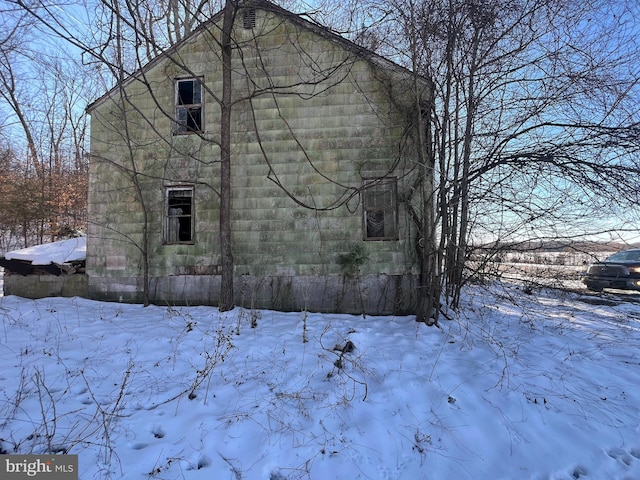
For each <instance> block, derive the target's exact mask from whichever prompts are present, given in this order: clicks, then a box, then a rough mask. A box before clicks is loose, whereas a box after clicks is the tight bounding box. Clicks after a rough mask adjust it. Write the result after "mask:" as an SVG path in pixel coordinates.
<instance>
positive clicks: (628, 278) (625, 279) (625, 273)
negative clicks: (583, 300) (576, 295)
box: [582, 248, 640, 292]
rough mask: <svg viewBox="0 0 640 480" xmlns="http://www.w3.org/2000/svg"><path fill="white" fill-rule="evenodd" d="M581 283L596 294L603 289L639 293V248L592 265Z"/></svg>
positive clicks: (624, 251)
mask: <svg viewBox="0 0 640 480" xmlns="http://www.w3.org/2000/svg"><path fill="white" fill-rule="evenodd" d="M582 281H583V282H584V283H585V285H586V286H587V288H588V289H589V290H594V291H597V292H600V291H602V289H604V288H617V289H620V290H639V291H640V248H635V249H632V250H623V251H622V252H618V253H615V254H613V255H611V256H610V257H608V258H606V259H605V260H603V261H602V262H595V263H592V264H591V265H589V268H588V269H587V272H586V273H585V275H584V277H583V279H582Z"/></svg>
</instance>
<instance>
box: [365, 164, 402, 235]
mask: <svg viewBox="0 0 640 480" xmlns="http://www.w3.org/2000/svg"><path fill="white" fill-rule="evenodd" d="M372 190H380V191H381V195H389V198H390V205H388V206H386V205H383V206H382V207H381V206H380V205H376V204H374V205H372V204H371V201H370V198H371V197H370V196H367V193H369V194H370V193H371V191H372ZM361 203H362V239H363V240H365V241H368V242H371V241H374V242H375V241H393V240H398V179H397V178H396V177H377V178H365V179H363V184H362V191H361ZM369 212H376V213H377V214H378V215H379V214H380V213H382V222H383V225H382V228H383V234H382V235H372V234H370V229H369V226H370V222H371V216H370V215H369ZM388 222H390V224H391V225H390V227H388V226H387V225H388ZM388 229H391V231H388Z"/></svg>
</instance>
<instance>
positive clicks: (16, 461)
mask: <svg viewBox="0 0 640 480" xmlns="http://www.w3.org/2000/svg"><path fill="white" fill-rule="evenodd" d="M0 478H1V479H2V480H5V479H6V480H21V479H27V480H28V479H36V480H37V479H43V480H44V479H46V480H78V456H77V455H0Z"/></svg>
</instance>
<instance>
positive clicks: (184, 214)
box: [164, 187, 194, 243]
mask: <svg viewBox="0 0 640 480" xmlns="http://www.w3.org/2000/svg"><path fill="white" fill-rule="evenodd" d="M193 224H194V222H193V187H167V189H166V203H165V228H164V236H165V243H192V242H193Z"/></svg>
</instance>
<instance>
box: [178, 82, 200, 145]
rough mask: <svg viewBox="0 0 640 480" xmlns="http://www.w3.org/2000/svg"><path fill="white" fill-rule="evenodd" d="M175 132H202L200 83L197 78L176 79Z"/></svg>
mask: <svg viewBox="0 0 640 480" xmlns="http://www.w3.org/2000/svg"><path fill="white" fill-rule="evenodd" d="M176 123H177V129H176V133H189V132H202V84H201V83H200V81H199V80H197V79H194V78H190V79H188V80H178V81H176Z"/></svg>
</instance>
